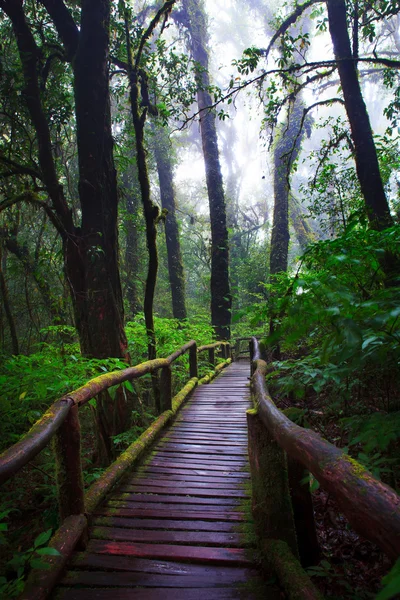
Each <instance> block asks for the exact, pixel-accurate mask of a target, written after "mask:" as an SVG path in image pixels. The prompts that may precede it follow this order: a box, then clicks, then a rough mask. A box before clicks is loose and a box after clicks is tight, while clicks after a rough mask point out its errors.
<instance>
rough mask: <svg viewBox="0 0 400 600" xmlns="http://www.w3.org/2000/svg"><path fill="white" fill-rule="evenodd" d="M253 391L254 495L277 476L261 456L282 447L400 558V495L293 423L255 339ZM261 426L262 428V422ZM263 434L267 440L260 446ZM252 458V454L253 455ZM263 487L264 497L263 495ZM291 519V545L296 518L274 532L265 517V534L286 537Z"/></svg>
mask: <svg viewBox="0 0 400 600" xmlns="http://www.w3.org/2000/svg"><path fill="white" fill-rule="evenodd" d="M251 358H252V387H253V393H254V401H255V405H256V407H257V408H256V414H255V415H254V414H253V415H249V416H248V421H249V448H250V450H252V452H253V456H250V466H251V469H252V477H253V491H255V490H257V485H255V480H259V481H263V480H265V479H266V478H269V479H270V478H271V472H270V470H271V468H273V466H272V464H271V462H268V469H269V470H268V473H267V472H262V469H261V471H260V469H259V468H258V465H260V464H262V461H261V462H260V456H259V453H261V454H262V453H263V452H264V451H267V452H270V450H268V449H267V450H265V447H263V444H265V443H266V444H267V445H268V442H266V440H269V442H270V443H277V444H279V446H280V447H281V448H282V450H284V451H285V452H286V453H287V455H288V456H289V457H291V458H292V459H294V460H295V461H296V462H297V463H300V464H301V465H302V466H303V468H305V469H308V471H310V472H311V473H312V474H313V476H314V477H315V478H316V479H317V480H318V481H319V483H320V484H321V487H322V488H324V489H325V490H327V491H328V492H329V493H330V494H331V495H332V497H333V498H335V499H336V501H337V502H338V504H339V506H340V508H341V510H342V511H343V513H344V515H345V516H346V517H347V519H348V521H349V522H350V524H351V525H352V526H353V527H354V529H355V530H356V531H358V532H359V533H360V534H361V535H362V536H364V537H365V538H366V539H369V540H371V541H372V542H374V543H376V544H378V546H380V547H381V548H382V550H383V551H384V552H385V553H386V554H387V555H388V556H389V557H391V558H393V559H397V558H398V557H399V556H400V496H398V495H397V494H396V492H395V491H394V490H393V489H392V488H390V487H389V486H387V485H385V484H384V483H382V482H381V481H378V480H377V479H375V478H374V477H373V476H372V475H371V474H370V473H369V472H368V471H367V470H366V469H365V468H364V467H363V466H362V465H361V464H359V463H358V462H356V461H355V460H354V459H353V458H351V457H350V456H348V455H347V454H345V453H344V452H343V451H342V450H340V449H339V448H337V447H336V446H333V445H332V444H330V443H329V442H327V441H326V440H324V439H323V438H321V436H320V435H318V434H317V433H315V432H314V431H311V430H309V429H304V428H302V427H300V426H299V425H296V424H295V423H293V422H292V421H290V419H288V418H287V417H286V416H285V415H284V414H283V412H282V411H280V410H279V409H278V408H277V407H276V406H275V404H274V402H273V400H272V398H271V396H270V395H269V392H268V389H267V385H266V381H265V376H266V373H267V363H266V362H265V361H264V360H262V358H261V355H260V349H259V345H258V342H257V339H256V338H252V348H251ZM259 422H261V429H260V424H259ZM260 436H261V438H262V440H261V442H260ZM250 454H251V452H250ZM282 464H283V462H282V457H281V456H279V457H278V458H277V465H278V469H279V470H280V471H282ZM283 485H284V483H282V490H281V496H280V497H279V498H278V497H276V501H277V502H278V504H279V511H280V512H282V508H283V507H284V506H285V500H284V496H285V491H284V490H283ZM264 491H265V490H264V488H263V487H262V485H261V484H260V486H259V489H258V493H259V494H263V492H264ZM283 521H285V527H286V530H287V538H288V541H289V543H291V540H292V536H291V533H290V523H289V522H290V515H289V516H287V518H286V520H285V519H284V518H283V517H282V515H281V518H280V529H279V531H278V532H277V531H276V530H275V531H274V528H275V527H276V523H277V521H275V522H274V523H271V522H269V523H268V519H264V521H263V527H264V532H263V535H264V536H265V538H270V537H281V539H284V537H283V535H284V533H285V532H284V531H283V527H282V523H283Z"/></svg>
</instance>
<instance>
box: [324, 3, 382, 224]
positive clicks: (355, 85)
mask: <svg viewBox="0 0 400 600" xmlns="http://www.w3.org/2000/svg"><path fill="white" fill-rule="evenodd" d="M326 4H327V8H328V19H329V31H330V34H331V38H332V43H333V50H334V53H335V58H336V60H337V61H338V62H337V68H338V71H339V77H340V83H341V86H342V90H343V97H344V102H345V108H346V112H347V116H348V119H349V123H350V129H351V136H352V139H353V142H354V151H355V162H356V170H357V176H358V180H359V182H360V187H361V192H362V194H363V196H364V200H365V205H366V208H367V215H368V219H369V221H370V223H371V226H372V227H373V228H375V229H378V230H382V229H385V228H386V227H390V226H391V225H392V224H393V219H392V217H391V215H390V209H389V205H388V201H387V198H386V195H385V190H384V187H383V182H382V177H381V174H380V170H379V163H378V157H377V153H376V147H375V143H374V138H373V134H372V129H371V124H370V120H369V116H368V112H367V107H366V105H365V102H364V99H363V96H362V92H361V87H360V82H359V80H358V75H357V64H356V62H355V61H354V57H353V52H352V48H351V42H350V37H349V33H348V30H347V16H346V3H345V1H344V0H327V2H326Z"/></svg>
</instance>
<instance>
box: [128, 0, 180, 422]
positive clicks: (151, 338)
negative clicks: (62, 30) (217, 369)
mask: <svg viewBox="0 0 400 600" xmlns="http://www.w3.org/2000/svg"><path fill="white" fill-rule="evenodd" d="M174 2H175V0H170V1H167V2H165V3H164V5H163V6H162V7H161V8H160V10H159V11H158V12H157V14H156V16H155V17H154V18H153V19H152V21H151V23H150V25H149V26H148V28H147V29H146V30H145V32H144V33H143V35H142V38H141V40H140V43H139V48H138V50H137V52H136V56H135V58H134V59H133V56H132V49H131V39H130V31H129V20H130V12H129V10H128V9H126V10H125V35H126V46H127V54H128V65H127V66H128V75H129V89H130V94H129V97H130V105H131V113H132V121H133V127H134V130H135V142H136V164H137V172H138V180H139V187H140V194H141V199H142V205H143V213H144V220H145V224H146V242H147V250H148V255H149V261H148V269H147V279H146V288H145V294H144V317H145V322H146V332H147V340H148V358H149V360H153V359H154V358H156V355H157V346H156V333H155V327H154V314H153V305H154V294H155V289H156V283H157V272H158V252H157V223H158V221H159V218H160V209H159V207H158V206H157V205H156V204H154V203H153V202H152V200H151V192H150V181H149V173H148V168H147V157H146V149H145V140H144V127H145V123H146V118H147V112H148V110H149V109H151V106H150V103H149V90H148V79H147V73H146V72H145V71H144V70H143V69H142V68H141V59H142V53H143V49H144V45H145V42H146V41H147V40H148V39H149V38H150V36H151V35H152V33H153V31H154V29H155V28H156V26H157V25H158V23H159V22H160V20H161V19H162V18H163V17H164V16H165V15H167V14H168V13H169V11H170V10H171V9H172V6H173V4H174ZM139 87H140V91H139ZM152 381H153V391H154V396H155V404H156V409H157V411H158V412H159V411H160V393H159V385H158V377H157V374H156V373H154V374H152Z"/></svg>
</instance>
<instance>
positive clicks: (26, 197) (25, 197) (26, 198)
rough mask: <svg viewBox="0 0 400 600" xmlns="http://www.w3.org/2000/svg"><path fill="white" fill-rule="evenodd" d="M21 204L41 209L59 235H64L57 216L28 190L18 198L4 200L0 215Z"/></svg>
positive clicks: (0, 206)
mask: <svg viewBox="0 0 400 600" xmlns="http://www.w3.org/2000/svg"><path fill="white" fill-rule="evenodd" d="M21 202H26V203H28V204H32V205H34V206H39V207H40V208H43V210H44V211H45V212H46V214H47V216H48V217H49V220H50V221H51V223H52V224H53V225H54V227H55V228H56V230H57V231H58V232H59V233H60V234H61V235H65V229H64V227H63V224H62V223H61V222H60V220H59V218H58V216H57V215H56V213H55V212H54V211H53V209H52V208H51V206H49V205H48V204H47V203H46V202H44V201H43V200H40V198H39V197H38V196H37V194H35V192H32V191H30V190H26V191H25V192H23V193H22V194H19V195H18V196H14V197H13V198H9V199H8V200H4V202H0V213H2V212H3V210H6V209H7V208H11V207H12V206H15V205H16V204H19V203H21Z"/></svg>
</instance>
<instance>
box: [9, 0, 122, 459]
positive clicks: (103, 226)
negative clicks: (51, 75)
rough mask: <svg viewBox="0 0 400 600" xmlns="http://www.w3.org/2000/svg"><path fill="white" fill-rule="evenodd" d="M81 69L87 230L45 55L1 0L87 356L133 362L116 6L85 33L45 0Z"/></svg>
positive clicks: (104, 432)
mask: <svg viewBox="0 0 400 600" xmlns="http://www.w3.org/2000/svg"><path fill="white" fill-rule="evenodd" d="M42 4H43V5H44V6H45V7H46V9H47V11H48V13H49V15H50V17H51V19H52V20H53V22H54V25H55V27H56V29H57V32H58V34H59V37H60V39H61V42H62V44H63V46H64V48H65V56H66V58H67V59H68V60H69V61H71V63H72V65H73V74H74V93H75V113H76V123H77V145H78V164H79V200H80V208H81V222H80V226H76V225H75V224H74V222H73V219H72V211H71V209H70V208H69V206H68V204H67V201H66V198H65V195H64V192H63V188H62V185H61V184H60V182H59V180H58V175H57V169H56V163H55V160H54V156H53V144H52V138H51V128H50V124H49V122H48V120H47V114H46V110H45V108H44V105H43V100H42V92H41V90H40V85H39V79H38V73H39V72H40V68H39V62H38V61H39V57H40V51H39V48H38V46H37V44H36V41H35V38H34V36H33V34H32V31H31V28H30V24H29V22H28V20H27V18H26V15H25V12H24V8H25V7H24V6H23V5H22V3H19V2H10V1H9V0H1V1H0V7H1V8H2V9H3V10H4V12H5V13H6V14H7V15H8V17H9V18H10V20H11V22H12V26H13V31H14V34H15V37H16V41H17V45H18V50H19V56H20V60H21V65H22V72H23V78H24V85H25V89H24V97H25V101H26V105H27V108H28V111H29V114H30V117H31V121H32V125H33V128H34V130H35V132H36V144H37V151H38V160H39V165H40V170H41V178H42V181H43V185H44V187H45V188H46V191H47V194H48V197H49V201H50V202H49V205H48V206H47V207H46V212H47V215H48V217H49V219H50V220H51V222H52V223H53V225H54V226H55V227H56V229H57V231H58V232H59V234H60V235H61V238H62V241H63V253H64V266H65V273H66V277H67V281H68V283H69V287H70V291H71V298H72V303H73V307H74V316H75V323H76V327H77V330H78V334H79V339H80V346H81V350H82V353H83V354H84V355H86V356H92V357H95V358H106V357H118V358H122V359H128V358H129V357H128V353H127V341H126V337H125V332H124V314H123V303H122V292H121V285H120V278H119V266H118V235H117V231H118V230H117V209H118V195H117V181H116V172H115V167H114V159H113V141H112V135H111V115H110V98H109V69H108V62H109V57H108V49H109V20H110V6H111V2H110V0H85V1H84V2H83V3H82V9H81V15H80V26H79V29H78V27H77V25H76V23H75V21H74V19H73V17H72V15H71V13H70V12H69V10H68V8H67V7H66V6H65V4H64V3H63V2H60V1H59V0H43V2H42ZM129 412H130V411H129V407H128V403H127V400H126V396H125V394H122V393H121V394H118V395H117V398H116V399H115V400H113V401H112V400H111V399H110V398H109V396H108V395H107V396H104V397H101V398H99V399H98V402H97V408H96V419H97V431H98V461H99V462H100V463H101V464H107V463H108V462H109V461H110V459H111V457H112V446H111V436H112V435H115V434H117V433H119V432H121V431H123V430H124V429H126V428H127V427H128V426H129Z"/></svg>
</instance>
